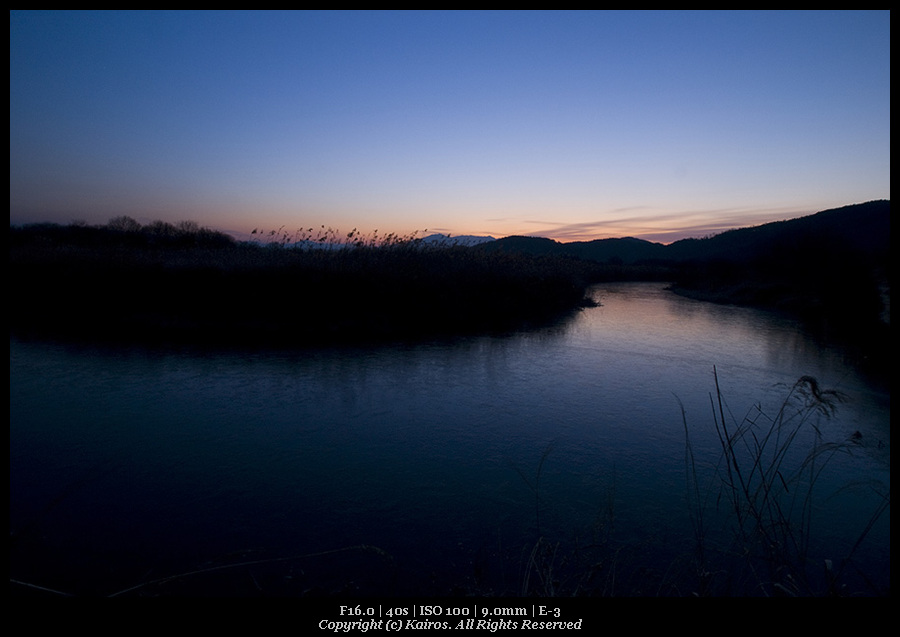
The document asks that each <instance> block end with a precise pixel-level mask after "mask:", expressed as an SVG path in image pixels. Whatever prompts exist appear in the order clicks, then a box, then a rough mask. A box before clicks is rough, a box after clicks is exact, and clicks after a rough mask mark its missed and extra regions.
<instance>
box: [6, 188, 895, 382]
mask: <svg viewBox="0 0 900 637" xmlns="http://www.w3.org/2000/svg"><path fill="white" fill-rule="evenodd" d="M259 236H260V237H261V240H257V241H254V242H238V241H235V240H234V239H233V238H232V237H230V236H229V235H226V234H224V233H221V232H216V231H214V230H209V229H206V228H201V227H199V226H197V225H196V224H194V223H191V222H183V223H181V224H178V225H172V224H168V223H164V222H162V221H157V222H154V223H151V224H149V225H145V226H142V225H141V224H139V223H138V222H137V221H135V220H133V219H130V218H128V217H118V218H116V219H113V220H111V221H110V222H109V223H108V224H106V225H104V226H99V227H90V226H86V225H83V224H82V225H78V224H73V225H69V226H60V225H54V224H37V225H29V226H25V227H10V268H11V270H12V277H11V281H12V297H11V300H12V302H11V303H10V307H11V308H12V311H11V315H12V330H13V332H14V333H17V334H20V335H29V334H31V335H55V336H60V337H65V338H84V339H90V340H98V339H99V340H108V341H119V342H121V341H129V342H135V341H141V342H167V343H168V342H182V343H192V344H219V345H233V346H242V345H249V346H256V345H267V346H275V347H284V346H308V345H317V344H331V343H364V342H384V341H397V340H417V339H422V338H433V337H443V336H456V335H464V334H475V333H502V332H508V331H512V330H517V329H521V328H527V327H530V326H538V325H544V324H548V323H550V322H553V321H555V320H557V319H559V318H560V317H562V316H564V315H566V314H568V313H571V312H573V311H574V310H576V309H577V308H578V307H579V306H581V305H583V304H585V303H589V302H590V301H589V300H586V293H587V288H588V286H589V285H590V284H592V283H596V282H600V281H648V280H653V281H668V282H671V283H672V289H673V290H674V291H676V292H678V293H680V294H684V295H688V296H692V297H694V298H698V299H702V300H707V301H714V302H719V303H734V304H741V305H752V306H757V307H763V308H766V309H770V310H776V311H781V312H786V313H789V314H791V315H793V316H796V317H799V318H800V319H802V320H804V321H805V322H806V323H807V325H809V326H810V327H811V328H812V329H813V330H814V331H815V332H816V333H818V334H820V335H821V336H822V337H823V339H826V340H829V341H834V340H841V341H844V342H846V343H849V344H851V346H852V348H853V349H854V351H855V354H854V355H855V356H857V357H858V358H860V359H864V360H865V361H867V362H868V363H869V364H870V365H871V366H872V367H873V368H875V369H876V370H877V369H886V368H887V364H888V362H889V361H888V359H887V352H888V347H887V343H888V338H889V329H890V317H889V313H890V304H889V300H890V268H889V265H888V261H889V255H890V202H889V201H872V202H868V203H864V204H857V205H853V206H846V207H844V208H840V209H835V210H827V211H823V212H820V213H818V214H815V215H810V216H808V217H803V218H800V219H794V220H790V221H784V222H777V223H770V224H765V225H762V226H758V227H754V228H744V229H739V230H733V231H729V232H725V233H722V234H720V235H716V236H713V237H709V238H705V239H687V240H683V241H678V242H675V243H673V244H670V245H662V244H657V243H651V242H648V241H642V240H639V239H634V238H624V239H604V240H597V241H590V242H574V243H565V244H563V243H558V242H556V241H552V240H550V239H541V238H536V237H506V238H504V239H500V240H497V241H490V242H486V243H482V244H480V245H477V246H466V245H458V244H455V243H453V242H452V241H447V242H443V243H431V242H426V241H423V240H421V239H418V238H416V237H415V236H411V237H399V236H395V235H388V236H386V237H377V236H374V235H373V236H368V237H366V236H361V235H359V234H357V233H356V230H354V231H352V232H350V233H349V234H347V235H345V236H340V235H337V234H336V233H335V231H333V230H331V229H330V228H329V229H325V228H323V229H322V230H317V231H313V229H312V228H310V229H308V230H300V231H297V232H296V233H294V234H293V235H288V234H287V233H284V232H283V231H281V230H278V231H270V232H268V233H260V234H259Z"/></svg>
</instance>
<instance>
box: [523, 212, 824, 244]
mask: <svg viewBox="0 0 900 637" xmlns="http://www.w3.org/2000/svg"><path fill="white" fill-rule="evenodd" d="M628 210H634V211H638V210H646V208H644V207H640V206H635V207H631V208H628ZM621 211H623V210H622V209H620V210H619V212H621ZM814 212H817V211H816V210H808V209H798V208H788V207H779V208H767V209H758V208H754V209H750V208H719V209H710V210H691V211H679V212H671V213H663V214H653V215H638V214H635V215H630V216H621V217H616V218H609V219H597V220H595V221H584V222H580V223H566V224H559V223H555V222H553V221H548V220H528V221H525V222H523V223H527V224H530V225H540V226H543V227H542V228H541V229H540V230H536V231H534V232H529V233H528V234H530V235H535V236H542V237H548V238H551V239H555V240H557V241H562V242H569V241H592V240H594V239H608V238H619V237H635V238H638V239H644V240H647V241H655V242H659V243H672V242H673V241H678V240H679V239H687V238H701V237H705V236H709V235H712V234H719V233H721V232H725V231H727V230H731V229H734V228H742V227H750V226H758V225H761V224H764V223H769V222H772V221H783V220H786V219H793V218H796V217H802V216H805V215H808V214H813V213H814Z"/></svg>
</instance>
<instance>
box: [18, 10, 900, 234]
mask: <svg viewBox="0 0 900 637" xmlns="http://www.w3.org/2000/svg"><path fill="white" fill-rule="evenodd" d="M9 35H10V44H9V56H10V58H9V137H10V139H9V160H10V168H9V205H10V223H26V222H32V221H55V222H59V223H68V222H70V221H73V220H83V221H87V222H88V223H91V224H100V223H105V222H106V221H107V220H108V219H110V218H111V217H113V216H117V215H121V214H126V215H130V216H132V217H134V218H136V219H138V220H139V221H141V222H149V221H152V220H155V219H163V220H166V221H173V222H177V221H182V220H193V221H197V222H199V223H200V224H201V225H207V226H210V227H214V228H218V229H222V230H226V231H232V232H235V233H236V234H239V235H240V234H241V233H248V232H249V231H250V230H252V229H253V228H257V227H259V228H265V229H270V228H278V227H279V226H284V227H285V230H290V231H293V230H296V229H299V228H301V227H311V226H314V227H319V226H320V225H323V224H324V225H326V226H331V227H333V228H335V229H337V230H338V231H340V232H348V231H350V230H352V229H353V228H358V229H359V230H360V231H362V232H363V233H370V232H372V231H374V230H376V229H377V230H378V232H379V234H380V235H383V234H385V233H387V232H397V233H400V234H404V235H405V234H409V233H412V232H414V231H419V232H423V231H426V230H427V232H428V233H431V232H450V233H453V234H490V235H493V236H497V237H499V236H505V235H511V234H531V235H539V236H545V237H551V238H554V239H558V240H560V241H572V240H582V239H595V238H605V237H610V236H613V237H618V236H637V237H642V238H645V239H650V240H653V241H662V242H670V241H673V240H676V239H679V238H682V237H685V236H704V235H707V234H710V233H713V232H718V231H721V230H724V229H726V228H731V227H737V226H748V225H756V224H759V223H765V222H768V221H773V220H778V219H787V218H792V217H797V216H801V215H805V214H810V213H813V212H817V211H819V210H823V209H826V208H832V207H838V206H842V205H846V204H851V203H858V202H861V201H868V200H871V199H890V121H891V120H890V88H891V87H890V12H889V11H872V12H852V11H823V12H787V11H773V12H756V11H753V12H735V11H725V12H703V11H690V12H678V11H676V12H656V11H650V12H630V11H626V12H606V11H601V12H560V13H557V12H524V13H519V12H275V11H266V12H137V11H136V12H96V13H95V12H74V13H70V12H61V11H48V12H40V11H11V12H10V22H9Z"/></svg>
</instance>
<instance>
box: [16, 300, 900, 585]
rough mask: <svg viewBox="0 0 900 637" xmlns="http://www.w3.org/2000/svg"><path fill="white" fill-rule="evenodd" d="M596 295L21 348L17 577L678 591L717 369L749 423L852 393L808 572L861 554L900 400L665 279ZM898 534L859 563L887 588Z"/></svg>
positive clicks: (868, 547) (753, 315)
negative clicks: (531, 319) (419, 340)
mask: <svg viewBox="0 0 900 637" xmlns="http://www.w3.org/2000/svg"><path fill="white" fill-rule="evenodd" d="M594 293H595V295H596V296H597V298H598V299H599V300H600V302H601V305H600V306H599V307H596V308H588V309H585V310H583V311H581V312H579V313H578V314H577V315H575V316H574V317H572V318H571V319H570V320H568V321H566V322H564V323H562V324H560V325H557V326H554V327H552V328H547V329H542V330H538V331H532V332H524V333H518V334H514V335H509V336H506V337H482V338H466V339H459V340H456V341H442V342H432V343H425V344H419V345H397V346H385V347H373V348H353V349H319V350H314V351H306V352H302V351H295V352H272V351H266V352H221V351H217V352H208V351H207V352H197V351H166V352H160V351H147V350H142V349H138V348H135V349H128V350H108V349H101V348H95V347H88V346H72V345H60V344H48V343H31V342H29V343H25V342H19V341H17V340H15V339H12V338H11V340H10V483H11V486H10V525H11V533H12V535H11V537H12V539H13V544H12V548H11V578H13V579H18V580H23V581H28V582H31V583H35V584H39V585H42V586H47V587H50V588H54V589H58V590H63V591H66V592H76V593H85V594H110V593H113V592H116V591H121V590H123V589H126V588H129V587H131V586H134V585H139V584H141V583H145V582H150V581H152V580H154V579H156V578H164V577H166V576H169V575H174V574H178V573H186V572H190V571H195V570H202V569H210V568H212V567H215V566H227V565H231V564H237V563H242V562H252V561H259V562H260V563H259V564H257V565H256V566H253V567H241V568H233V569H225V570H222V571H215V572H211V573H210V574H209V575H207V576H196V577H190V578H184V579H183V580H178V581H173V582H166V583H165V584H160V585H157V586H146V587H144V588H142V589H138V590H137V591H136V592H135V594H136V593H145V594H151V593H152V594H157V593H166V594H198V593H203V592H207V593H210V594H219V593H221V594H254V593H260V594H291V595H294V594H298V595H300V594H312V593H316V592H322V593H336V594H340V593H342V592H348V591H349V592H359V593H378V594H396V595H404V594H410V593H422V594H451V593H468V594H478V595H488V594H505V595H517V594H523V593H532V594H533V593H535V592H542V591H536V590H535V588H534V587H535V585H536V584H535V581H537V580H538V579H539V578H538V577H537V576H536V569H535V568H533V567H534V565H535V564H536V563H537V562H536V560H537V559H538V558H537V557H536V554H538V553H541V554H544V553H546V555H545V556H544V558H543V559H544V560H545V561H544V562H543V564H547V563H550V564H552V565H553V566H554V567H555V568H556V569H557V571H558V572H559V573H561V574H562V575H560V577H561V578H563V579H565V581H566V582H576V581H578V582H586V581H587V579H588V578H587V577H586V573H587V569H589V568H592V567H594V566H597V565H598V564H600V565H602V566H598V567H597V569H598V572H600V574H597V575H596V576H593V577H592V578H591V580H590V581H591V584H590V585H591V586H594V587H595V589H593V592H600V593H607V594H677V593H675V590H676V589H675V588H674V585H673V584H672V578H674V577H675V576H674V575H669V574H668V573H670V572H674V571H676V570H678V571H680V570H682V567H683V566H684V565H685V564H687V563H689V561H690V559H691V553H692V551H693V546H694V541H693V538H694V535H693V533H692V530H691V529H692V527H691V523H690V515H689V514H690V507H689V506H687V500H686V479H685V422H687V424H688V427H689V430H690V432H691V443H692V449H693V452H694V454H695V456H696V457H697V458H698V459H699V461H700V462H701V463H702V464H704V466H705V465H711V464H714V463H715V461H716V460H717V458H718V453H719V452H720V450H721V448H720V443H719V439H718V437H717V436H716V434H715V427H714V424H713V423H714V421H713V417H712V415H711V412H712V407H713V406H715V405H716V404H717V402H716V401H714V402H713V403H712V404H711V396H710V394H711V392H714V391H715V380H714V376H713V369H714V368H715V369H716V371H717V375H718V380H719V383H720V387H721V391H722V394H723V396H724V397H725V399H726V401H727V402H726V408H727V409H728V410H729V413H730V414H732V415H733V417H734V418H735V419H736V421H740V420H741V419H742V418H743V416H744V415H745V414H755V413H757V409H760V410H762V411H763V412H765V413H767V414H773V413H775V412H777V409H778V407H779V406H780V405H781V403H782V401H783V400H784V398H785V396H786V395H787V392H788V390H789V388H790V387H791V385H792V384H793V383H794V382H795V381H796V380H797V379H798V378H799V377H801V376H803V375H812V376H815V377H816V378H817V379H818V381H819V382H820V383H821V384H822V385H823V386H824V387H831V388H835V389H838V390H840V391H841V392H842V393H843V395H845V396H846V399H847V400H846V402H844V403H842V404H841V405H839V408H838V411H837V413H836V415H835V416H834V417H832V418H827V419H826V418H817V419H815V420H814V424H816V425H817V427H818V431H819V432H820V434H821V437H822V439H825V440H829V441H841V442H843V441H846V440H853V441H854V445H853V447H852V452H853V453H852V454H847V453H839V454H836V455H835V456H834V457H833V458H832V459H831V461H830V463H829V465H828V467H827V469H828V470H827V471H825V472H823V475H822V480H821V484H820V485H818V486H817V490H818V491H817V492H820V493H821V494H822V498H821V500H822V502H821V504H817V508H816V509H815V511H816V517H815V520H814V524H815V526H814V528H815V530H816V531H815V540H814V545H815V546H814V550H813V551H812V553H813V554H814V555H815V557H816V559H823V558H828V559H833V560H837V559H839V558H840V557H842V554H843V553H846V552H848V550H849V549H848V548H847V547H848V546H852V545H853V543H854V541H855V539H856V538H858V537H859V534H860V533H861V530H862V529H864V528H865V525H866V522H867V520H868V519H869V516H870V515H871V512H872V511H873V510H874V509H875V508H876V507H877V505H878V502H879V501H880V499H881V498H880V496H879V495H878V494H879V493H884V492H887V493H888V494H889V486H887V485H889V484H890V431H889V421H890V399H889V395H887V394H885V393H882V392H879V391H878V390H876V389H873V388H872V387H871V386H870V385H869V384H868V383H867V382H866V380H865V379H864V378H863V377H861V376H860V375H859V374H858V373H857V372H856V371H855V370H854V369H853V368H852V367H851V366H849V365H848V364H847V362H846V361H845V360H844V359H843V357H842V356H841V354H840V351H839V350H837V349H833V348H828V347H823V346H821V344H820V343H816V342H815V341H813V340H812V339H810V338H809V337H808V336H807V335H806V334H805V333H804V332H803V330H802V329H801V328H800V326H799V325H797V324H796V323H793V322H791V321H788V320H785V319H783V318H778V317H775V316H773V315H771V314H767V313H763V312H759V311H755V310H750V309H746V308H737V307H729V306H717V305H712V304H707V303H702V302H697V301H692V300H689V299H685V298H681V297H678V296H676V295H674V294H672V293H670V292H668V291H667V290H665V289H664V286H663V285H661V284H616V285H606V286H598V287H597V288H596V289H595V291H594ZM682 408H683V410H684V411H683V412H682ZM682 413H683V414H684V417H683V416H682ZM814 432H815V430H814V429H813V428H812V427H806V428H805V429H804V433H803V434H802V436H801V438H800V440H799V443H802V444H803V445H806V444H807V443H812V442H814V440H815V435H814ZM800 446H801V445H798V452H797V456H798V458H799V460H802V455H803V453H805V452H804V451H802V450H799V449H800ZM798 458H795V460H797V461H798V462H799V460H798ZM709 475H711V474H707V473H704V476H706V477H708V476H709ZM704 490H706V491H709V492H711V487H710V486H709V484H707V483H706V482H704ZM714 517H715V516H714V515H712V514H711V516H710V519H713V518H714ZM889 520H890V517H889V510H888V512H887V514H886V515H884V516H882V518H881V519H880V520H879V521H878V524H876V525H875V527H874V528H873V529H872V530H871V532H870V534H869V535H868V536H867V537H866V541H865V542H864V543H863V546H862V547H861V549H859V550H858V551H857V552H856V553H855V554H854V564H856V563H861V564H863V565H864V567H865V568H866V569H867V570H868V572H869V573H870V575H871V577H874V578H875V580H876V582H878V583H879V585H885V582H887V583H888V584H889V575H887V573H886V571H885V570H884V569H880V568H879V566H878V565H885V564H887V565H889V562H890V559H889V558H890V542H889V539H888V537H889ZM360 547H365V548H360ZM548 547H550V548H548ZM554 547H555V548H554ZM551 549H552V550H551ZM553 551H555V553H554V552H553ZM614 556H620V557H619V558H618V559H614ZM625 556H627V559H626V557H625ZM289 558H290V559H289ZM294 558H296V559H294ZM581 558H585V559H586V560H588V561H590V564H588V563H587V562H585V563H584V564H581V563H579V559H581ZM263 560H270V561H268V562H263ZM564 560H565V561H564ZM576 564H577V567H576V566H575V565H576ZM674 565H678V568H675V567H674ZM567 568H568V569H569V570H568V571H566V569H567ZM604 568H605V569H606V570H605V571H604V570H603V569H604ZM610 568H619V569H621V570H622V572H623V573H624V572H625V571H626V569H627V570H628V577H627V578H625V577H624V576H623V581H626V582H627V583H625V584H616V585H612V584H611V583H610V582H611V581H612V580H611V578H610V577H609V575H608V574H609V571H610ZM872 571H875V572H874V573H872ZM882 571H884V572H882ZM564 583H565V582H560V583H559V586H563V585H564ZM679 585H680V586H687V587H689V586H690V584H684V583H681V584H679ZM852 585H853V586H854V587H858V588H863V586H862V585H861V584H859V582H858V581H857V580H853V582H852ZM585 586H586V584H585ZM587 590H588V589H586V588H581V589H580V591H579V592H586V591H587ZM854 590H856V589H854ZM678 591H680V592H681V593H685V594H688V593H690V590H689V588H688V589H685V588H681V589H678Z"/></svg>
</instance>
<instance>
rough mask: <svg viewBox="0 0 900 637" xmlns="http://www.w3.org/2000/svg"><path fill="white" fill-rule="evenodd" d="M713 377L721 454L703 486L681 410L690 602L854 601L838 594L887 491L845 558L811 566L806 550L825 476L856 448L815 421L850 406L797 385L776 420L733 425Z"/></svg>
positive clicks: (753, 418) (801, 382)
mask: <svg viewBox="0 0 900 637" xmlns="http://www.w3.org/2000/svg"><path fill="white" fill-rule="evenodd" d="M713 372H714V380H715V392H714V393H711V394H710V406H711V410H712V417H713V422H714V426H715V433H716V437H717V440H718V442H719V447H720V449H721V455H720V456H719V458H718V460H717V462H716V463H715V464H714V470H713V472H712V474H711V475H709V476H708V477H707V479H706V480H704V477H703V471H702V470H701V469H700V468H699V466H698V465H699V464H700V462H699V461H698V459H697V458H696V457H695V453H694V448H693V445H692V443H691V437H690V433H691V432H690V427H689V425H688V422H687V418H686V417H685V415H684V408H683V407H682V420H683V424H684V436H685V474H686V478H687V501H688V508H689V513H690V519H691V524H692V528H693V533H694V537H695V541H696V553H695V574H696V588H695V589H694V591H693V593H694V594H696V595H714V594H732V595H734V594H738V595H744V594H746V595H767V596H768V595H781V596H819V595H839V594H853V591H849V590H846V589H845V588H844V587H843V575H844V574H845V571H846V569H848V568H851V567H852V566H853V556H854V554H855V553H856V551H857V550H858V548H859V547H860V545H861V544H862V543H863V542H864V541H865V539H866V537H867V536H868V534H869V533H870V531H871V530H872V528H873V526H874V525H875V523H876V522H877V521H878V519H879V518H881V516H883V515H884V514H885V513H886V512H887V511H888V509H889V507H890V488H889V487H888V488H887V489H886V490H885V491H883V492H881V493H880V494H879V496H880V501H879V504H878V505H877V506H876V507H875V510H874V511H872V513H871V516H870V518H869V519H868V520H865V521H864V522H862V523H861V526H862V528H861V529H860V531H859V535H858V536H857V538H856V540H855V541H854V542H853V544H852V545H850V546H849V547H846V553H845V554H844V555H843V556H840V557H839V559H831V558H828V559H822V560H821V561H817V560H814V559H813V558H812V553H811V550H810V549H811V541H812V539H813V538H814V535H815V533H816V531H817V529H814V528H813V527H814V520H813V511H814V504H815V503H816V502H817V500H818V497H819V493H818V487H819V486H820V481H821V479H822V476H823V472H824V471H825V470H826V468H827V467H828V466H829V464H830V463H831V461H832V460H833V459H834V458H835V456H836V455H837V454H843V453H852V451H853V448H854V447H855V445H856V439H855V438H854V437H852V436H851V438H850V439H848V440H845V441H840V442H834V441H827V440H825V438H824V436H823V433H822V430H821V428H820V427H819V425H818V424H817V420H816V417H817V416H821V417H826V418H827V417H831V416H832V415H833V414H834V413H835V411H836V410H837V406H838V405H839V404H840V403H841V402H843V401H844V400H846V397H845V396H844V395H843V394H842V393H840V392H838V391H836V390H831V389H824V388H822V387H821V386H820V384H819V383H818V381H817V380H816V379H815V378H813V377H812V376H802V377H801V378H800V379H798V380H797V382H796V383H794V385H793V386H792V387H791V388H790V390H789V392H788V394H787V396H786V397H785V399H784V401H783V402H782V403H781V405H780V407H779V408H778V410H777V411H776V412H775V413H774V415H770V414H767V413H766V412H764V411H763V410H761V409H760V408H755V409H754V410H753V411H751V412H750V413H749V414H748V415H747V416H745V417H744V418H742V419H740V420H738V419H736V418H734V417H733V416H732V415H730V412H729V410H728V408H727V405H726V401H725V397H724V395H723V392H722V390H721V388H720V386H719V378H718V373H717V372H716V370H715V368H714V370H713ZM802 441H811V442H809V446H808V448H807V447H805V446H804V447H803V448H798V445H800V444H805V443H803V442H802ZM722 514H724V515H722ZM723 518H724V533H723V528H722V527H721V526H720V524H721V523H722V520H723ZM714 520H715V522H714ZM836 557H837V556H836ZM835 562H837V566H835ZM868 592H869V593H871V592H873V591H868ZM875 592H877V591H875Z"/></svg>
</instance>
